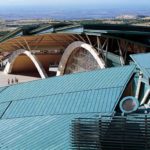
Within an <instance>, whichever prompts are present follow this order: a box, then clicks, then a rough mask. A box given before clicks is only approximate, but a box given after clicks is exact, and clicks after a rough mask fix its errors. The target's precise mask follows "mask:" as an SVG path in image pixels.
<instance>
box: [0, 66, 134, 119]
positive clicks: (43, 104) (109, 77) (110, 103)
mask: <svg viewBox="0 0 150 150" xmlns="http://www.w3.org/2000/svg"><path fill="white" fill-rule="evenodd" d="M134 71H135V66H125V67H117V68H110V69H100V70H96V71H91V72H84V73H77V74H72V75H65V76H61V77H54V78H49V79H45V80H39V81H33V82H29V83H23V84H18V85H14V86H10V87H8V88H6V89H5V90H4V91H3V92H2V93H1V94H0V104H3V106H2V108H5V107H7V106H8V108H7V111H6V112H5V113H4V114H3V116H2V118H16V117H27V116H40V115H56V114H58V115H59V114H61V115H62V114H76V113H95V112H98V113H112V112H113V111H114V109H115V107H116V105H117V103H118V101H119V99H120V98H121V95H122V93H123V91H124V89H125V87H126V85H127V83H128V81H129V80H130V78H131V76H132V75H133V73H134ZM7 102H10V103H7Z"/></svg>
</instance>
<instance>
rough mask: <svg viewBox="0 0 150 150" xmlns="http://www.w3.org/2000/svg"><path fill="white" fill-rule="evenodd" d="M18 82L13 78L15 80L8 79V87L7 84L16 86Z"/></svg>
mask: <svg viewBox="0 0 150 150" xmlns="http://www.w3.org/2000/svg"><path fill="white" fill-rule="evenodd" d="M18 82H19V80H18V79H17V78H16V77H15V79H8V85H9V84H17V83H18Z"/></svg>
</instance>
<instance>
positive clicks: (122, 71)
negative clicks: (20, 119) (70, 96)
mask: <svg viewBox="0 0 150 150" xmlns="http://www.w3.org/2000/svg"><path fill="white" fill-rule="evenodd" d="M134 69H135V66H134V65H133V66H124V67H116V68H109V69H100V70H96V71H90V72H83V73H77V74H72V75H64V76H60V77H53V78H48V79H45V80H38V81H32V82H28V83H23V84H17V85H14V86H10V87H8V88H7V89H5V90H4V91H3V93H2V94H0V102H6V101H13V100H20V99H27V98H33V97H39V96H46V95H55V94H61V93H70V92H78V91H86V90H96V89H102V88H106V89H107V88H113V87H122V86H125V84H126V83H127V82H128V79H129V78H130V77H131V75H132V74H133V72H134Z"/></svg>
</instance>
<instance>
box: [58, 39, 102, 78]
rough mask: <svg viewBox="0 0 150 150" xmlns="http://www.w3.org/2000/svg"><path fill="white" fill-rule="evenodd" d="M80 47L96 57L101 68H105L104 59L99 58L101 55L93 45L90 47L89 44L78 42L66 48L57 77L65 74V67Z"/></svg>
mask: <svg viewBox="0 0 150 150" xmlns="http://www.w3.org/2000/svg"><path fill="white" fill-rule="evenodd" d="M79 47H81V48H84V49H85V50H87V51H88V52H89V53H90V54H91V55H92V56H93V57H94V59H95V60H96V62H97V63H98V65H99V67H100V68H102V69H103V68H105V63H104V61H103V59H102V58H100V57H99V54H98V52H97V51H96V49H94V48H93V47H92V46H91V45H89V44H87V43H84V42H81V41H76V42H73V43H71V44H70V45H69V46H68V47H67V48H66V50H65V52H64V54H63V56H62V58H61V60H60V63H59V66H58V71H57V76H60V75H63V74H64V71H65V67H66V64H67V61H68V59H69V57H70V56H71V54H72V52H73V51H74V50H75V49H76V48H79Z"/></svg>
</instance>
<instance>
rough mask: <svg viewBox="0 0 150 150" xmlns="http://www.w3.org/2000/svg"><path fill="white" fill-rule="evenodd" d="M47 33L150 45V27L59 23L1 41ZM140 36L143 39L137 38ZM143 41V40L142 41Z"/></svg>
mask: <svg viewBox="0 0 150 150" xmlns="http://www.w3.org/2000/svg"><path fill="white" fill-rule="evenodd" d="M47 33H71V34H88V35H103V36H108V37H113V38H121V39H126V40H129V41H132V42H136V43H140V44H144V45H145V46H148V47H149V45H150V27H139V26H131V25H112V24H95V23H93V24H91V23H90V24H88V23H83V24H77V23H76V24H75V23H58V24H48V25H36V26H35V25H33V26H31V25H30V26H25V27H22V28H18V29H17V30H15V31H13V32H11V33H9V34H7V35H5V36H4V37H2V38H1V39H0V42H4V41H6V40H7V39H10V38H14V37H16V36H27V35H28V36H31V35H35V34H36V35H37V34H47ZM137 36H140V37H142V38H137ZM141 39H142V40H141Z"/></svg>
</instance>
